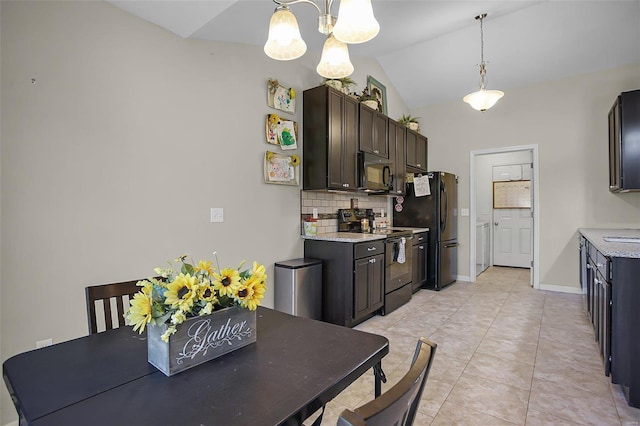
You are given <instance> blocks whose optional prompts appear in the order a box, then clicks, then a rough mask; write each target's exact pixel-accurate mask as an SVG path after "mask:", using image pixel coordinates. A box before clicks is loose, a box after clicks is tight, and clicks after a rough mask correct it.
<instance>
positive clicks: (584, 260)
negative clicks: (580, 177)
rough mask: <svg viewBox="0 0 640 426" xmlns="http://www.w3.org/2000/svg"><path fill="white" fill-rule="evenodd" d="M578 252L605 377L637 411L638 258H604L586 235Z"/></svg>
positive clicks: (639, 363)
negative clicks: (619, 388)
mask: <svg viewBox="0 0 640 426" xmlns="http://www.w3.org/2000/svg"><path fill="white" fill-rule="evenodd" d="M581 232H582V231H581ZM580 250H581V255H580V269H581V271H582V272H581V274H580V279H581V282H580V284H581V286H582V289H583V296H584V297H585V301H586V303H585V306H586V309H587V315H588V318H589V321H590V322H591V324H592V325H593V330H594V336H595V340H596V341H597V342H598V349H599V350H600V354H601V356H602V361H603V367H604V373H605V375H607V376H609V375H610V376H611V381H612V382H613V383H615V384H619V385H620V386H621V388H622V390H623V392H624V395H625V397H626V399H627V402H628V404H629V405H630V406H632V407H638V408H640V326H639V324H640V282H639V281H638V277H640V258H634V257H618V256H615V255H614V256H607V255H605V253H603V252H602V251H600V250H599V249H598V248H597V247H596V245H595V244H594V243H593V241H591V240H589V238H588V237H587V236H585V235H581V237H580Z"/></svg>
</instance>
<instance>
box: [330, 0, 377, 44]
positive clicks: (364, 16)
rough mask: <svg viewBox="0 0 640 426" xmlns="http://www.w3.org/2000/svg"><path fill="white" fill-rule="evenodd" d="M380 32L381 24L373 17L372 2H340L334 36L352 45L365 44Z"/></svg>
mask: <svg viewBox="0 0 640 426" xmlns="http://www.w3.org/2000/svg"><path fill="white" fill-rule="evenodd" d="M379 31H380V24H378V21H377V20H376V18H375V16H373V8H372V7H371V0H340V8H339V9H338V20H337V22H336V25H335V27H334V28H333V35H334V36H335V37H336V38H337V39H338V40H340V41H342V42H344V43H350V44H358V43H364V42H367V41H369V40H371V39H372V38H374V37H375V36H376V35H378V32H379Z"/></svg>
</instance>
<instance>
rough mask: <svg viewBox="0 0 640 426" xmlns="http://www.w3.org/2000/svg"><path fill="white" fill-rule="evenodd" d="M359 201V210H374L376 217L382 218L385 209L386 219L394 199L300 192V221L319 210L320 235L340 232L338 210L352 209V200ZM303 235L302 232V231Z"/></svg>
mask: <svg viewBox="0 0 640 426" xmlns="http://www.w3.org/2000/svg"><path fill="white" fill-rule="evenodd" d="M352 198H357V199H358V208H360V209H373V211H374V212H375V214H376V216H378V217H379V216H380V213H381V211H382V210H383V209H384V215H385V217H388V216H389V209H390V208H391V201H392V198H389V197H386V196H375V195H359V194H350V193H348V194H345V193H334V192H316V191H300V215H301V218H300V221H301V225H300V226H301V228H300V229H301V230H302V222H303V221H304V219H305V218H307V217H310V216H311V215H312V213H313V209H314V208H317V209H318V234H325V233H327V232H337V231H338V219H337V213H338V209H348V208H350V207H351V199H352ZM301 233H302V231H301Z"/></svg>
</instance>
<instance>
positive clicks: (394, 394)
mask: <svg viewBox="0 0 640 426" xmlns="http://www.w3.org/2000/svg"><path fill="white" fill-rule="evenodd" d="M437 346H438V345H437V344H435V343H434V342H431V341H429V340H427V339H425V338H424V337H421V338H420V339H419V340H418V345H417V347H416V351H415V353H414V355H413V360H412V361H411V368H410V369H409V371H408V372H407V374H405V375H404V377H403V378H402V379H400V381H399V382H398V383H396V384H395V385H393V387H391V388H390V389H389V390H388V391H386V392H384V393H383V394H382V395H380V396H379V397H377V398H375V399H374V400H373V401H370V402H368V403H366V404H364V405H361V406H360V407H358V408H356V409H355V410H353V411H352V410H349V409H346V410H344V411H343V412H342V414H340V417H338V426H365V425H366V426H410V425H412V424H413V420H414V419H415V415H416V412H417V411H418V405H419V404H420V397H421V396H422V391H423V390H424V385H425V383H426V382H427V376H429V371H430V370H431V364H432V362H433V357H434V355H435V353H436V347H437Z"/></svg>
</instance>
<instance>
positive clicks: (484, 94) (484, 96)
mask: <svg viewBox="0 0 640 426" xmlns="http://www.w3.org/2000/svg"><path fill="white" fill-rule="evenodd" d="M486 17H487V14H486V13H483V14H481V15H478V16H476V20H479V21H480V90H478V91H477V92H473V93H469V94H468V95H467V96H465V97H464V98H462V100H463V101H465V102H466V103H468V104H469V105H471V108H473V109H476V110H478V111H482V112H484V111H486V110H488V109H489V108H491V107H492V106H494V105H495V104H496V102H498V100H499V99H500V98H501V97H503V96H504V92H501V91H500V90H486V89H485V88H484V86H485V83H486V76H487V68H486V63H485V62H484V33H483V29H482V21H483V19H484V18H486Z"/></svg>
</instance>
